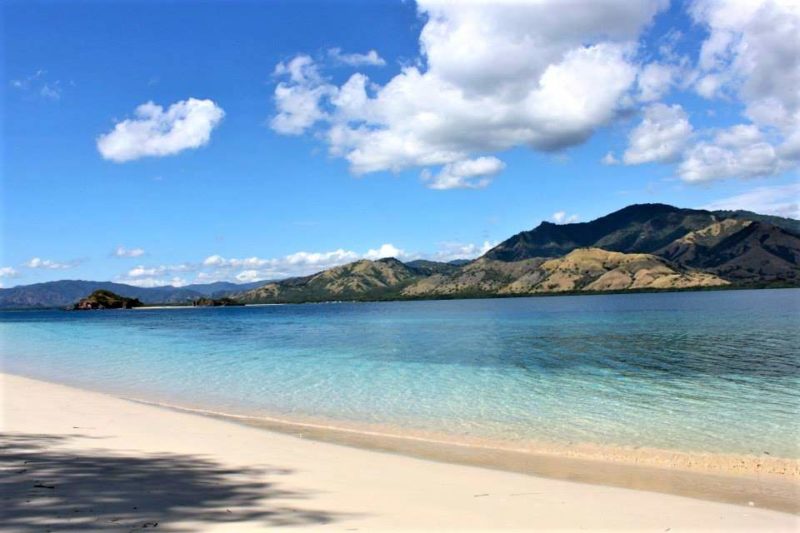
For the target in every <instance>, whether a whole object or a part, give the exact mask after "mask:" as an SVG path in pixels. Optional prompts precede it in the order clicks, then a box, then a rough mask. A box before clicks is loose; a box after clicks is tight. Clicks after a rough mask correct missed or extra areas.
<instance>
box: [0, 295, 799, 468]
mask: <svg viewBox="0 0 800 533" xmlns="http://www.w3.org/2000/svg"><path fill="white" fill-rule="evenodd" d="M0 339H2V345H1V346H0V349H1V350H2V351H0V353H2V367H3V370H4V371H7V372H11V373H15V374H20V375H25V376H29V377H34V378H40V379H45V380H49V381H56V382H60V383H66V384H71V385H76V386H81V387H84V388H89V389H95V390H101V391H105V392H111V393H115V394H121V395H125V396H129V397H137V398H145V399H148V400H152V401H157V402H167V403H172V404H177V405H185V406H192V407H199V408H206V409H212V410H218V411H224V412H229V413H234V414H246V415H256V416H262V415H263V416H279V417H285V418H288V419H314V420H325V421H329V422H331V423H334V424H346V425H350V426H352V425H356V426H358V425H359V424H367V425H375V424H377V425H380V426H381V427H389V428H395V429H396V430H398V431H400V432H402V431H404V430H414V431H427V432H435V433H437V434H446V435H448V436H451V437H453V438H455V439H458V438H480V439H490V440H492V441H499V442H506V443H520V442H529V441H539V442H547V443H556V444H558V443H565V444H566V443H572V444H575V443H590V444H599V445H604V446H626V447H638V446H644V447H652V448H660V449H670V450H682V451H690V452H697V451H700V452H724V453H735V454H756V455H758V454H762V453H763V452H765V451H767V452H769V453H770V454H771V455H772V456H777V457H786V458H800V439H799V438H798V436H799V435H800V349H799V348H798V346H800V342H798V341H800V291H798V290H791V289H787V290H762V291H720V292H694V293H659V294H628V295H607V296H563V297H540V298H514V299H489V300H450V301H424V302H385V303H341V304H307V305H283V306H264V307H238V308H197V309H173V310H169V309H167V310H136V311H105V312H102V311H100V312H73V313H71V312H64V311H56V310H51V311H20V312H3V313H0Z"/></svg>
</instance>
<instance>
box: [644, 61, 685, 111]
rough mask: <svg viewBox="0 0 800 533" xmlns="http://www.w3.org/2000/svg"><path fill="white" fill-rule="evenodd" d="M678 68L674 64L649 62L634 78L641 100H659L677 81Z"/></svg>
mask: <svg viewBox="0 0 800 533" xmlns="http://www.w3.org/2000/svg"><path fill="white" fill-rule="evenodd" d="M678 74H679V70H678V68H677V67H676V66H675V65H670V64H664V63H650V64H648V65H645V66H644V68H642V70H641V72H639V77H638V79H637V80H636V84H637V88H638V97H639V100H641V101H642V102H653V101H656V100H660V99H661V98H662V97H663V96H664V95H665V94H667V92H669V90H670V89H671V88H672V86H673V85H674V84H675V82H676V81H677V77H678Z"/></svg>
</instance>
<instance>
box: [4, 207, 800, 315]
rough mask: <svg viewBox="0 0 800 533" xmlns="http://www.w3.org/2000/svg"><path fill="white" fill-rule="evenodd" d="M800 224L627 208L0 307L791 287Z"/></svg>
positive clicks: (71, 286) (50, 290)
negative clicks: (278, 273)
mask: <svg viewBox="0 0 800 533" xmlns="http://www.w3.org/2000/svg"><path fill="white" fill-rule="evenodd" d="M795 228H800V221H798V220H794V219H789V218H783V217H775V216H771V215H760V214H758V213H752V212H749V211H708V210H703V209H686V208H679V207H674V206H670V205H667V204H633V205H630V206H627V207H624V208H622V209H619V210H617V211H615V212H613V213H609V214H608V215H605V216H602V217H599V218H597V219H595V220H591V221H588V222H578V223H570V224H553V223H551V222H543V223H541V224H539V225H538V226H537V227H535V228H533V229H531V230H526V231H522V232H519V233H517V234H515V235H513V236H511V237H509V238H508V239H506V240H505V241H503V242H501V243H499V244H498V245H497V246H495V247H494V248H492V249H491V250H489V251H488V252H486V253H485V254H484V255H482V256H481V257H478V258H476V259H474V260H470V261H466V260H456V261H451V262H447V263H445V262H437V261H430V260H425V259H417V260H413V261H408V262H405V263H404V262H402V261H399V260H398V259H396V258H384V259H378V260H374V261H370V260H366V259H361V260H359V261H355V262H352V263H348V264H345V265H340V266H336V267H333V268H330V269H327V270H323V271H320V272H317V273H314V274H311V275H308V276H301V277H293V278H288V279H283V280H278V281H270V282H254V283H250V284H242V285H238V284H234V283H230V282H215V283H212V284H204V285H203V284H196V285H187V286H184V287H172V286H165V287H154V288H142V287H134V286H130V285H124V284H118V283H114V282H91V281H83V280H62V281H57V282H47V283H40V284H33V285H27V286H20V287H15V288H11V289H0V308H8V307H37V306H38V307H63V306H68V305H71V304H73V303H74V302H76V301H77V300H79V299H80V298H82V297H84V296H86V295H87V294H89V293H90V292H92V291H94V290H97V289H105V290H111V291H113V292H116V293H117V294H120V295H122V296H125V297H130V298H139V299H140V300H141V301H142V302H144V303H148V304H155V303H167V304H180V303H189V302H191V301H192V300H195V299H198V298H201V297H212V298H220V297H232V298H235V299H237V300H238V301H240V302H242V303H301V302H323V301H337V300H389V299H418V298H468V297H487V296H512V295H514V296H516V295H524V294H546V293H548V292H556V293H565V292H567V293H572V292H578V293H580V292H603V291H625V290H683V289H691V288H697V289H706V288H710V287H729V288H733V287H750V286H752V287H758V286H765V285H769V286H793V287H800V232H797V231H794V229H795Z"/></svg>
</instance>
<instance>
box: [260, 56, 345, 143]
mask: <svg viewBox="0 0 800 533" xmlns="http://www.w3.org/2000/svg"><path fill="white" fill-rule="evenodd" d="M274 74H275V75H276V76H284V77H288V82H281V83H279V84H278V86H277V87H276V88H275V107H276V108H277V110H278V114H277V115H275V116H274V117H273V118H272V120H271V121H270V126H271V127H272V129H274V130H275V131H277V132H278V133H281V134H283V135H300V134H301V133H303V132H304V131H305V130H306V129H308V128H309V127H311V126H312V125H313V124H314V123H315V122H317V121H319V120H322V119H323V118H325V117H326V116H327V115H326V113H324V112H323V111H322V109H321V108H320V100H321V99H322V98H323V97H324V96H330V95H331V94H333V91H334V88H333V87H332V86H329V85H327V84H325V83H323V82H322V79H321V78H320V76H319V73H318V72H317V65H316V64H315V63H314V60H313V59H311V58H310V57H309V56H307V55H299V56H297V57H295V58H294V59H292V60H291V61H289V62H288V63H278V65H277V66H276V67H275V72H274Z"/></svg>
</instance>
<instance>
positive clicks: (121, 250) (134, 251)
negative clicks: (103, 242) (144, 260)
mask: <svg viewBox="0 0 800 533" xmlns="http://www.w3.org/2000/svg"><path fill="white" fill-rule="evenodd" d="M112 255H113V256H114V257H141V256H143V255H144V250H143V249H142V248H125V247H124V246H117V247H116V248H115V249H114V251H113V252H112Z"/></svg>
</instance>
